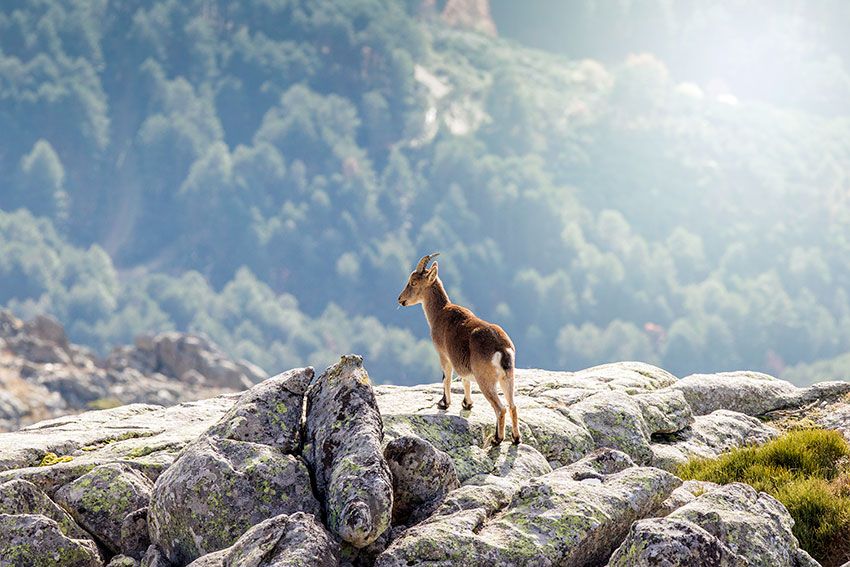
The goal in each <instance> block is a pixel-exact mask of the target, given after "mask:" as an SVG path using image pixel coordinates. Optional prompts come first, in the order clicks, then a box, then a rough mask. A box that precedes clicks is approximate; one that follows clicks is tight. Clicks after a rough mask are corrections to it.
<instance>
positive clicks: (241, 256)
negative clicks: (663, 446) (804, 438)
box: [0, 0, 850, 383]
mask: <svg viewBox="0 0 850 567" xmlns="http://www.w3.org/2000/svg"><path fill="white" fill-rule="evenodd" d="M847 29H850V5H848V4H847V3H846V2H844V1H843V0H823V1H814V2H813V1H802V0H799V1H794V0H785V1H782V2H775V1H770V0H764V1H754V0H753V1H746V0H718V1H716V2H710V3H709V2H698V1H696V0H691V1H687V0H681V1H674V0H641V1H639V2H638V1H635V2H629V1H625V2H624V1H621V0H597V1H592V0H576V1H571V2H564V1H555V0H545V1H543V0H536V1H533V2H516V1H512V0H493V1H492V2H491V3H489V4H488V2H486V0H470V1H461V0H457V1H455V0H449V1H448V2H445V1H436V0H406V1H401V0H398V1H390V0H346V1H344V2H340V1H308V0H253V1H250V2H247V1H246V2H236V1H233V2H226V1H216V0H134V1H107V0H4V1H3V3H2V6H0V209H2V210H0V305H3V306H6V307H9V308H11V309H12V310H13V311H14V312H16V313H17V314H19V315H20V316H23V317H31V316H33V315H35V314H37V313H49V314H51V315H53V316H55V317H56V318H58V319H59V320H60V321H61V322H62V323H63V324H64V325H65V326H66V328H67V331H68V333H69V336H70V338H71V340H73V341H75V342H78V343H82V344H85V345H89V346H91V347H93V348H94V349H96V350H97V351H99V352H101V353H105V352H106V351H108V349H109V348H110V347H111V346H112V345H115V344H120V343H126V342H129V341H131V340H132V339H133V337H134V336H135V335H136V334H138V333H141V332H151V331H163V330H170V329H175V330H183V331H195V332H203V333H205V334H207V335H208V336H210V337H211V338H212V339H213V340H215V341H217V342H218V343H220V344H221V345H222V347H223V348H224V349H225V350H226V351H228V352H229V353H230V354H232V355H233V356H237V357H244V358H247V359H249V360H251V361H254V362H256V363H257V364H259V365H260V366H262V367H264V368H265V369H266V370H267V371H270V372H275V371H277V370H281V369H284V368H291V367H294V366H297V365H302V364H314V365H316V366H323V365H325V364H327V363H329V362H331V361H332V360H333V359H335V358H336V356H337V355H338V354H339V353H341V352H348V351H354V352H359V353H362V354H364V356H365V359H366V365H367V367H368V368H369V370H370V373H371V374H372V376H373V378H374V379H375V380H376V381H378V382H395V383H413V382H424V381H434V380H435V379H437V378H438V377H439V374H438V369H437V365H436V360H435V359H436V357H435V355H434V354H433V351H432V349H431V346H430V344H429V342H428V333H427V327H426V323H425V320H424V317H423V316H422V313H421V311H420V310H418V308H417V309H406V310H396V304H395V299H396V297H397V295H398V293H399V291H400V290H401V288H402V286H403V285H404V282H405V279H406V277H407V274H408V273H409V271H410V270H411V269H412V267H413V264H414V263H415V261H416V260H417V259H418V257H419V256H420V255H422V254H424V253H427V252H432V251H435V250H439V251H440V252H442V256H441V258H440V270H441V274H442V277H443V279H444V281H445V283H446V285H447V287H448V289H449V293H450V295H451V297H452V298H453V299H454V300H455V301H458V302H462V303H464V304H467V305H469V306H470V307H472V308H473V309H475V310H476V311H477V312H478V314H480V315H481V316H483V317H485V318H488V319H491V320H495V321H497V322H499V323H500V324H502V325H503V326H504V327H505V328H506V329H507V330H508V332H509V333H510V334H511V335H512V337H513V339H514V341H515V342H516V344H517V347H518V363H519V365H521V366H540V367H552V368H565V369H577V368H582V367H586V366H589V365H592V364H595V363H600V362H606V361H612V360H621V359H638V360H643V361H647V362H651V363H656V364H659V365H661V366H663V367H665V368H667V369H669V370H670V371H672V372H674V373H676V374H678V375H684V374H687V373H691V372H697V371H706V372H708V371H717V370H730V369H737V368H750V369H758V370H764V371H767V372H770V373H772V374H775V375H781V376H783V377H787V378H789V379H792V380H794V381H796V382H798V383H805V382H808V381H811V380H813V379H817V378H823V377H830V378H847V377H848V374H850V295H849V294H850V36H848V35H847V33H846V30H847Z"/></svg>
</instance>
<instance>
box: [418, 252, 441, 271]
mask: <svg viewBox="0 0 850 567" xmlns="http://www.w3.org/2000/svg"><path fill="white" fill-rule="evenodd" d="M439 255H440V253H439V252H434V253H433V254H426V255H425V256H422V259H421V260H419V265H418V266H416V271H417V272H424V271H425V267H426V266H427V265H428V262H430V261H431V260H433V259H434V258H436V257H437V256H439Z"/></svg>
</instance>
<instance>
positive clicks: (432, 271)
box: [428, 262, 437, 282]
mask: <svg viewBox="0 0 850 567" xmlns="http://www.w3.org/2000/svg"><path fill="white" fill-rule="evenodd" d="M436 279H437V262H434V264H433V265H432V266H431V267H430V268H429V269H428V281H429V282H433V281H434V280H436Z"/></svg>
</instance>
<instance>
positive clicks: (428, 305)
mask: <svg viewBox="0 0 850 567" xmlns="http://www.w3.org/2000/svg"><path fill="white" fill-rule="evenodd" d="M448 304H449V294H447V293H446V289H445V288H444V287H443V282H441V281H440V279H439V278H437V281H435V282H434V285H432V286H431V287H429V288H428V291H427V292H426V293H425V297H424V298H423V300H422V309H423V310H424V311H425V318H426V319H428V325H431V324H433V321H434V320H435V319H436V318H437V314H438V313H439V312H440V310H441V309H442V308H443V307H445V306H446V305H448Z"/></svg>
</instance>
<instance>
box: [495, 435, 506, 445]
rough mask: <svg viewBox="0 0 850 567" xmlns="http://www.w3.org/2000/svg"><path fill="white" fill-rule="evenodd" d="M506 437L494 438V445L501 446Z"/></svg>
mask: <svg viewBox="0 0 850 567" xmlns="http://www.w3.org/2000/svg"><path fill="white" fill-rule="evenodd" d="M503 439H504V437H493V445H501V444H502V440H503Z"/></svg>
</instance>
